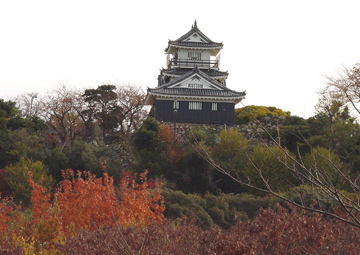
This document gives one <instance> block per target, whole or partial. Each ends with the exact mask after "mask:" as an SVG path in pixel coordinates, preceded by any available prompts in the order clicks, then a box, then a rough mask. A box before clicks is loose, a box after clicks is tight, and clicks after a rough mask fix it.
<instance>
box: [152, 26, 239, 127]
mask: <svg viewBox="0 0 360 255" xmlns="http://www.w3.org/2000/svg"><path fill="white" fill-rule="evenodd" d="M222 48H223V43H216V42H213V41H212V40H210V39H209V38H208V37H207V36H206V35H205V34H203V33H202V32H201V31H200V30H199V28H198V27H197V23H196V21H195V23H194V25H193V26H192V27H191V30H190V31H189V32H187V33H186V34H184V35H183V36H181V37H180V38H178V39H177V40H174V41H172V40H169V42H168V47H167V48H166V49H165V53H166V54H167V61H166V68H165V69H164V68H163V69H162V70H161V71H160V75H159V76H158V86H157V87H156V88H148V91H147V97H146V101H145V102H146V104H148V105H152V109H151V111H150V115H152V116H153V117H155V118H156V119H157V120H158V121H164V122H178V123H202V124H227V125H233V124H234V110H235V104H237V103H239V102H240V101H241V100H242V99H244V98H245V95H246V93H245V92H236V91H234V90H230V89H229V88H227V86H226V79H227V76H228V72H222V71H220V70H219V67H220V56H221V53H220V51H221V49H222Z"/></svg>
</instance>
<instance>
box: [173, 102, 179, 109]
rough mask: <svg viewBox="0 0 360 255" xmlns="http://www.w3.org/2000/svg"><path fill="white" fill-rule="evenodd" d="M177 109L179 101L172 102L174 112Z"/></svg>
mask: <svg viewBox="0 0 360 255" xmlns="http://www.w3.org/2000/svg"><path fill="white" fill-rule="evenodd" d="M178 109H179V101H177V100H175V101H174V110H178Z"/></svg>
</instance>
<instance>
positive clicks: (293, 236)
mask: <svg viewBox="0 0 360 255" xmlns="http://www.w3.org/2000/svg"><path fill="white" fill-rule="evenodd" d="M359 238H360V231H358V229H357V228H355V227H352V226H350V225H349V224H346V223H342V222H339V221H336V220H333V219H328V218H326V217H323V216H322V215H320V214H315V213H312V212H306V211H302V210H299V209H298V208H296V207H293V206H291V205H286V206H280V205H277V207H276V208H275V209H270V208H268V209H261V210H260V211H259V214H258V215H257V216H256V217H255V218H254V219H251V220H248V221H247V222H239V224H237V225H236V226H233V227H231V228H230V229H228V230H224V229H221V228H216V227H215V228H211V229H208V230H202V229H201V228H199V227H198V226H197V225H196V224H194V222H193V221H192V220H191V219H190V220H189V219H186V218H184V219H183V220H182V222H179V223H178V224H177V225H176V226H174V223H172V222H170V221H168V220H165V221H164V222H163V223H162V224H149V225H146V226H145V227H143V228H141V229H139V228H127V229H125V228H116V227H114V226H113V227H110V228H108V229H106V230H105V231H100V230H97V231H92V232H90V231H82V232H81V233H79V235H77V236H73V237H71V238H69V239H68V240H67V242H66V244H64V245H63V246H61V247H59V250H61V251H63V252H65V253H66V254H204V255H205V254H219V255H220V254H222V255H232V254H233V255H237V254H279V255H281V254H284V255H285V254H358V253H359V241H358V240H359Z"/></svg>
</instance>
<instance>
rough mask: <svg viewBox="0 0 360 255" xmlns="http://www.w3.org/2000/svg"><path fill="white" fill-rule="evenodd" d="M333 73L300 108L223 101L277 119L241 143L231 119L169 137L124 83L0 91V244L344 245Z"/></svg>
mask: <svg viewBox="0 0 360 255" xmlns="http://www.w3.org/2000/svg"><path fill="white" fill-rule="evenodd" d="M357 70H358V69H356V68H355V69H354V71H352V73H351V74H352V76H351V77H354V72H355V74H356V71H357ZM355 77H356V76H355ZM335 81H336V79H335V78H333V79H331V80H330V81H329V85H328V86H329V87H328V89H326V90H324V91H322V92H321V93H320V97H319V103H318V105H317V113H316V115H315V116H314V117H311V118H309V119H303V118H300V117H297V116H291V115H290V113H289V112H286V111H283V110H281V109H277V108H276V107H264V106H249V107H244V108H241V109H236V111H235V120H236V123H238V124H247V123H249V122H251V121H255V120H256V123H257V125H261V121H259V120H261V119H263V118H269V119H270V120H271V119H272V118H273V117H280V118H276V120H277V121H276V123H275V124H276V125H277V126H276V127H277V128H276V129H269V130H266V127H263V128H264V130H265V131H264V132H263V136H262V137H260V138H258V139H257V140H255V141H251V142H250V141H248V140H247V139H245V138H244V136H243V134H242V133H241V132H240V130H241V129H236V128H230V129H227V130H222V131H220V132H219V133H209V132H206V131H204V130H202V129H201V128H192V129H191V130H189V131H188V133H186V134H185V135H183V136H182V137H179V136H175V135H174V132H173V130H172V129H170V127H169V126H166V125H162V124H160V123H158V122H157V121H156V120H155V119H152V118H147V117H146V109H144V106H143V104H142V103H143V98H144V94H143V92H142V91H141V90H140V89H139V88H136V87H132V86H113V85H102V86H99V87H98V88H96V89H86V90H84V91H76V90H74V89H71V88H68V87H66V86H60V87H59V88H58V89H56V90H54V91H50V92H48V93H47V94H46V95H44V96H39V95H37V94H35V93H32V94H25V95H21V96H19V97H18V98H16V99H14V100H12V101H5V100H2V99H0V169H1V170H0V194H1V202H0V232H1V233H4V234H3V235H2V236H1V237H0V249H1V251H4V252H5V251H7V252H9V253H14V254H16V253H18V254H22V253H25V254H40V253H42V254H60V253H65V254H97V253H99V252H101V253H104V254H105V253H106V252H105V251H108V253H109V254H113V253H115V254H116V253H129V254H133V253H136V252H138V253H141V252H142V253H141V254H149V253H155V254H161V253H162V254H174V253H175V254H176V253H180V254H182V253H185V252H186V253H193V254H210V253H214V252H215V253H217V254H242V253H245V254H251V253H256V254H269V253H273V254H289V253H291V254H293V253H294V254H300V253H304V252H305V253H313V254H314V253H316V254H321V253H324V254H328V253H335V254H336V253H344V254H353V253H355V252H356V251H357V248H358V247H357V246H358V238H359V235H360V232H359V228H360V224H358V223H359V222H357V220H359V221H360V218H359V214H358V213H359V210H360V208H359V204H358V203H357V202H356V201H358V193H357V192H359V189H356V187H358V186H356V185H357V183H356V182H353V180H354V179H356V176H357V175H358V174H359V164H360V151H359V144H360V129H359V125H358V123H357V121H356V118H355V117H354V115H351V114H350V108H349V105H350V106H351V101H350V102H349V101H346V98H347V100H349V98H350V97H349V96H348V97H342V96H341V93H340V92H341V91H340V89H341V87H340V86H338V87H336V86H335V85H334V84H337V85H338V84H339V82H337V83H336V82H335ZM331 88H332V89H331ZM336 89H337V90H336ZM348 91H349V90H348ZM335 92H336V93H335ZM354 97H355V94H354ZM354 100H355V99H354ZM259 123H260V124H259ZM260 127H261V126H260ZM264 141H267V142H264ZM296 162H298V163H296ZM299 162H300V163H299ZM72 169H73V170H75V171H73V170H72ZM309 176H310V177H312V178H309ZM316 176H320V177H321V178H322V179H316ZM244 180H245V181H244ZM314 180H315V181H314ZM315 182H321V185H320V186H319V183H315ZM315 184H316V185H315ZM323 188H324V189H323ZM326 188H327V189H328V190H330V191H331V192H333V191H334V190H335V193H334V192H333V193H334V195H335V196H338V197H339V196H340V197H339V199H338V200H336V199H334V197H331V196H324V194H327V193H326V192H325V191H326ZM324 190H325V191H324ZM343 198H346V201H347V202H348V203H350V204H351V206H352V208H351V209H349V208H350V207H348V204H344V203H342V201H343V200H341V199H343ZM284 200H287V201H288V202H290V203H287V202H284ZM291 202H295V203H297V204H298V205H300V206H302V207H303V208H307V209H310V212H309V210H308V211H306V212H305V211H302V210H301V209H298V207H294V206H293V205H292V204H291ZM316 212H321V213H322V214H319V213H316ZM328 216H332V217H328ZM338 219H340V221H338ZM339 222H341V223H339Z"/></svg>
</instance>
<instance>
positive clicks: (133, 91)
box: [116, 84, 147, 136]
mask: <svg viewBox="0 0 360 255" xmlns="http://www.w3.org/2000/svg"><path fill="white" fill-rule="evenodd" d="M116 93H117V96H118V100H119V105H120V107H121V109H122V118H121V119H120V123H119V126H120V133H121V134H122V135H126V136H128V135H129V134H130V133H131V132H133V131H134V130H136V129H138V128H139V127H140V125H141V124H142V121H143V120H144V119H145V117H146V116H147V112H146V111H145V110H144V100H145V93H144V91H143V90H142V89H141V88H140V87H139V86H134V85H131V84H124V85H120V86H116Z"/></svg>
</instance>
